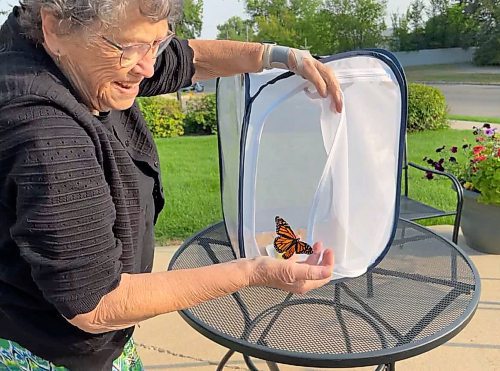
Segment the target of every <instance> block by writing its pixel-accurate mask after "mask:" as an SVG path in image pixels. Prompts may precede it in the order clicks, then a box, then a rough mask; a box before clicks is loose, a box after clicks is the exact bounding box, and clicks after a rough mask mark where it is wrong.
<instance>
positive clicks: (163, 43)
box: [73, 16, 175, 68]
mask: <svg viewBox="0 0 500 371" xmlns="http://www.w3.org/2000/svg"><path fill="white" fill-rule="evenodd" d="M73 19H74V20H75V21H77V22H78V23H79V24H80V25H82V26H83V27H85V28H86V29H87V30H89V31H90V32H92V33H94V34H95V35H97V36H99V37H100V38H101V39H103V40H104V41H106V42H107V43H108V44H109V45H111V46H112V47H114V48H115V49H117V50H119V51H120V52H121V55H120V66H121V67H122V68H128V67H132V66H134V65H135V64H137V63H138V62H139V61H140V60H141V59H143V58H144V57H145V56H146V55H147V54H148V53H149V52H150V51H151V50H152V51H153V58H156V57H158V55H159V54H160V53H162V52H163V51H164V50H165V49H166V48H167V47H168V45H169V44H170V42H171V41H172V39H173V38H174V36H175V32H172V31H171V30H168V33H167V35H166V36H165V37H163V38H161V39H160V40H155V41H153V42H152V43H149V44H148V43H140V44H134V45H127V46H121V45H120V44H117V43H116V42H114V41H112V40H110V39H109V38H107V37H106V36H104V35H101V34H100V33H98V32H96V31H94V30H92V29H91V28H90V27H88V26H87V25H85V24H84V23H83V21H82V20H80V19H78V18H76V17H74V16H73Z"/></svg>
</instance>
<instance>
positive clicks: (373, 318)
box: [169, 220, 480, 367]
mask: <svg viewBox="0 0 500 371" xmlns="http://www.w3.org/2000/svg"><path fill="white" fill-rule="evenodd" d="M234 258H235V256H234V253H233V251H232V248H231V245H230V242H229V239H228V237H227V235H226V232H225V228H224V225H223V223H220V224H217V225H215V226H213V227H210V228H208V229H206V230H204V231H202V232H200V233H199V234H197V235H196V236H195V237H193V238H192V239H190V240H189V241H186V243H184V244H183V245H182V246H181V248H180V249H179V251H177V253H176V254H175V256H174V257H173V259H172V262H171V264H170V267H169V269H186V268H195V267H200V266H206V265H210V264H216V263H219V262H226V261H229V260H232V259H234ZM479 291H480V290H479V276H478V274H477V271H476V269H475V267H474V266H473V264H472V263H471V262H470V260H469V259H468V257H466V256H465V255H464V254H463V253H462V252H461V251H460V250H459V249H458V248H457V247H456V246H455V245H453V244H452V243H451V242H449V241H447V240H445V239H443V238H441V237H439V236H437V235H436V234H434V233H433V232H431V231H429V230H428V229H426V228H423V227H420V226H418V225H417V224H414V223H411V222H407V221H402V220H400V222H399V224H398V228H397V232H396V236H395V239H394V241H393V243H392V245H391V248H390V250H389V252H388V253H387V255H386V256H385V258H384V259H383V260H382V262H381V263H380V264H379V265H378V266H377V267H375V268H373V269H372V270H371V271H370V272H368V273H367V274H365V275H363V276H361V277H358V278H354V279H347V280H345V281H342V282H337V283H335V284H334V283H330V284H327V285H326V286H324V287H322V288H320V289H317V290H314V291H312V292H310V293H308V294H305V295H292V294H288V293H286V292H283V291H281V290H276V289H271V288H264V287H250V288H246V289H244V290H241V291H239V292H238V293H236V294H233V295H230V296H227V297H223V298H220V299H217V300H212V301H209V302H206V303H204V304H201V305H198V306H196V307H194V308H192V309H189V310H185V311H182V312H181V315H182V316H183V318H184V319H185V320H187V321H188V323H189V324H190V325H191V326H193V327H194V328H195V329H196V330H198V331H199V332H201V333H202V334H204V335H205V336H207V337H209V338H210V339H212V340H213V341H215V342H217V343H219V344H221V345H223V346H226V347H228V348H230V349H233V350H235V351H237V352H240V353H243V354H246V355H249V356H255V357H258V358H262V359H266V360H269V361H274V362H279V363H288V364H295V365H301V366H310V367H356V366H364V365H376V364H383V363H389V362H395V361H397V360H400V359H405V358H408V357H411V356H414V355H417V354H420V353H423V352H425V351H428V350H430V349H432V348H434V347H436V346H438V345H440V344H442V343H444V342H446V341H447V340H449V339H450V338H452V337H453V336H454V335H456V334H457V333H458V332H459V331H460V330H461V329H462V328H463V327H464V326H465V325H466V324H467V323H468V322H469V320H470V319H471V317H472V315H473V313H474V311H475V309H476V307H477V304H478V301H479Z"/></svg>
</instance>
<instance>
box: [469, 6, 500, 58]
mask: <svg viewBox="0 0 500 371" xmlns="http://www.w3.org/2000/svg"><path fill="white" fill-rule="evenodd" d="M464 5H465V12H466V13H467V14H469V15H470V16H471V17H472V18H473V19H474V20H476V21H477V22H478V23H479V24H480V27H479V33H478V41H479V50H478V51H477V52H476V56H475V62H476V63H478V64H481V65H500V0H464Z"/></svg>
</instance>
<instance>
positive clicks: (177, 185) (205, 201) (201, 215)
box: [156, 135, 222, 244]
mask: <svg viewBox="0 0 500 371" xmlns="http://www.w3.org/2000/svg"><path fill="white" fill-rule="evenodd" d="M156 144H157V145H158V151H159V155H160V159H161V171H162V177H163V187H164V190H165V197H166V201H165V208H164V209H163V212H162V213H161V215H160V218H159V220H158V223H157V224H156V241H157V244H166V243H169V242H173V241H178V240H183V239H185V238H186V237H188V236H190V235H191V234H193V233H194V232H196V231H198V230H200V229H201V228H204V227H206V226H208V225H210V224H212V223H214V222H216V221H219V220H221V219H222V212H221V202H220V188H219V160H218V150H217V137H216V136H214V135H211V136H199V137H180V138H170V139H157V140H156Z"/></svg>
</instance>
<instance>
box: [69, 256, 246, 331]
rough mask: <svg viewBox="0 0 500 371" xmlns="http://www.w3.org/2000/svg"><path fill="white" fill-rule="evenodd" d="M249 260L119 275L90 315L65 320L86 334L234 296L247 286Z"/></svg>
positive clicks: (111, 329) (110, 329) (129, 324)
mask: <svg viewBox="0 0 500 371" xmlns="http://www.w3.org/2000/svg"><path fill="white" fill-rule="evenodd" d="M251 264H252V262H251V261H250V260H246V259H240V260H236V261H234V262H230V263H222V264H217V265H212V266H208V267H202V268H196V269H188V270H178V271H169V272H158V273H145V274H134V275H130V274H122V277H121V282H120V284H119V286H118V287H117V288H116V289H115V290H113V291H112V292H110V293H109V294H107V295H105V296H104V297H103V298H102V299H101V301H100V302H99V304H98V306H97V307H96V308H95V309H94V310H93V311H92V312H90V313H86V314H81V315H78V316H76V317H75V318H73V319H71V320H69V322H70V323H72V324H73V325H75V326H77V327H79V328H80V329H82V330H83V331H86V332H89V333H102V332H107V331H113V330H119V329H123V328H127V327H130V326H134V325H135V324H137V323H139V322H141V321H143V320H146V319H148V318H152V317H154V316H157V315H159V314H163V313H168V312H173V311H177V310H180V309H185V308H189V307H192V306H194V305H196V304H199V303H202V302H204V301H207V300H210V299H214V298H218V297H221V296H225V295H228V294H231V293H234V292H236V291H238V290H240V289H242V288H244V287H246V286H248V284H249V280H250V272H251V269H252V268H251Z"/></svg>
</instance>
